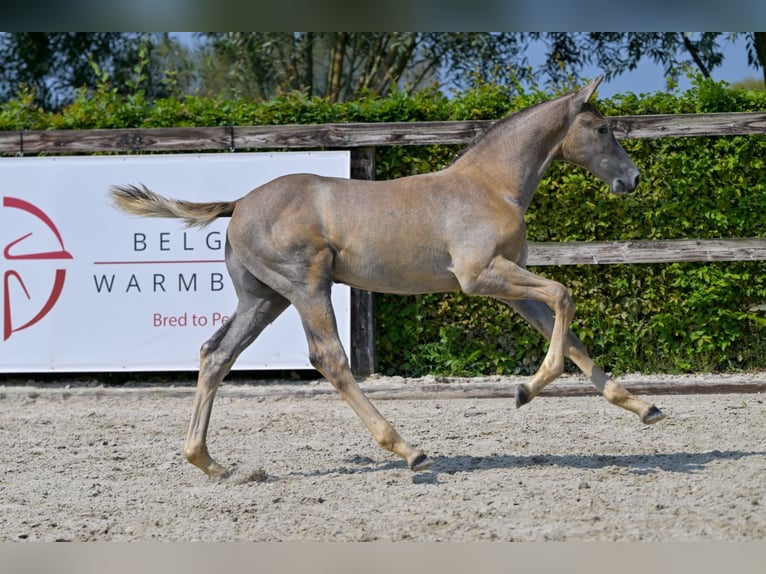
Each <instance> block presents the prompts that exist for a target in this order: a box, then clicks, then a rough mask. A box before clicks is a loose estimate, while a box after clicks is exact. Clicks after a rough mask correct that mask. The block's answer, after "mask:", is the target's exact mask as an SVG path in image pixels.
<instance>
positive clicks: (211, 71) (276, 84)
mask: <svg viewBox="0 0 766 574" xmlns="http://www.w3.org/2000/svg"><path fill="white" fill-rule="evenodd" d="M204 37H205V39H206V40H207V47H206V48H204V49H205V51H206V57H205V61H206V63H207V64H206V66H205V67H204V69H203V70H202V85H203V86H204V88H203V90H206V91H211V92H214V93H220V92H226V93H229V94H230V95H240V96H246V97H257V98H264V99H266V98H268V97H270V96H271V95H273V94H274V93H276V92H279V91H290V90H297V91H301V92H303V93H305V94H306V95H309V96H313V95H318V96H322V97H326V98H328V99H329V100H331V101H339V100H348V99H353V98H354V97H356V96H358V95H360V94H362V93H365V92H372V93H376V94H381V95H382V94H385V93H387V92H388V91H389V90H390V89H391V88H392V87H393V86H398V87H400V88H403V89H409V90H414V89H417V88H421V87H423V86H424V85H427V84H430V83H435V82H437V81H438V79H439V78H441V77H449V76H450V75H453V74H460V75H463V76H468V75H472V74H475V75H476V77H483V78H489V77H490V76H491V77H492V78H493V79H499V80H501V81H507V80H508V79H509V78H510V77H511V75H513V74H516V75H521V76H525V75H526V76H529V72H528V71H527V70H525V69H520V68H516V67H514V66H509V64H510V63H517V62H522V61H524V54H523V48H524V47H525V46H524V40H525V38H524V36H523V35H518V34H512V33H500V34H490V33H483V32H480V33H421V32H371V33H357V32H296V33H289V32H230V33H208V34H205V35H204Z"/></svg>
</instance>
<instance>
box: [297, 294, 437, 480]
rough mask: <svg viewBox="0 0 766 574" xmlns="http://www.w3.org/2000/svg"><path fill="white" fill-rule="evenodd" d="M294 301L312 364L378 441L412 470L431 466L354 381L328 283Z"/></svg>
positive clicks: (422, 454) (426, 458)
mask: <svg viewBox="0 0 766 574" xmlns="http://www.w3.org/2000/svg"><path fill="white" fill-rule="evenodd" d="M293 304H294V305H295V307H296V309H298V312H299V313H300V315H301V319H302V321H303V327H304V329H305V331H306V338H307V340H308V345H309V358H310V360H311V364H312V365H314V367H315V368H316V369H317V370H318V371H319V372H320V373H322V375H323V376H324V377H325V378H326V379H327V380H328V381H329V382H330V383H332V385H333V386H334V387H335V388H336V389H337V390H338V392H339V393H340V395H341V396H342V397H343V399H344V400H345V401H346V402H347V403H348V404H349V405H350V406H351V408H352V409H353V410H354V412H355V413H356V414H357V415H358V416H359V418H360V419H362V422H363V423H364V425H365V426H366V427H367V429H368V430H369V431H370V433H371V434H372V436H373V437H374V438H375V440H376V441H377V442H378V444H379V445H380V446H381V447H383V448H384V449H386V450H388V451H390V452H393V453H395V454H397V455H399V456H400V457H402V458H403V459H404V460H406V461H407V464H408V466H409V467H410V469H411V470H414V471H418V470H425V469H427V468H428V467H430V466H431V462H432V461H431V460H430V459H429V458H428V457H427V456H426V455H425V454H424V453H423V451H421V450H419V449H416V448H412V447H411V446H409V445H408V444H407V443H406V442H405V441H404V439H402V437H401V436H399V433H397V432H396V430H395V429H394V427H393V426H391V423H389V422H388V421H387V420H386V419H385V418H384V417H383V415H381V414H380V412H379V411H378V410H377V409H376V408H375V406H374V405H373V404H372V403H371V402H370V400H369V399H368V398H367V397H366V396H365V395H364V393H363V392H362V390H361V389H360V388H359V385H357V383H356V380H355V379H354V376H353V374H352V373H351V369H350V368H349V363H348V357H347V356H346V353H345V351H344V350H343V346H342V345H341V342H340V338H339V337H338V330H337V325H336V322H335V314H334V312H333V308H332V304H331V302H330V292H329V287H328V288H327V289H326V290H323V292H321V293H319V294H316V295H313V296H312V297H311V298H303V297H299V298H295V299H293Z"/></svg>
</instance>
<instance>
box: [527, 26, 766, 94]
mask: <svg viewBox="0 0 766 574" xmlns="http://www.w3.org/2000/svg"><path fill="white" fill-rule="evenodd" d="M530 35H531V37H532V38H533V39H535V40H537V41H542V42H544V43H546V45H547V46H548V57H547V59H546V62H545V64H544V65H543V67H542V70H541V71H542V72H543V73H544V75H546V76H547V77H548V78H549V80H550V81H552V82H554V83H555V82H559V81H561V80H562V79H564V78H565V77H566V76H567V74H573V75H574V76H575V77H576V76H577V72H578V71H579V70H580V69H581V68H582V66H583V65H585V64H595V65H597V66H599V67H600V68H602V69H603V70H604V72H605V74H606V75H607V77H613V76H617V75H619V74H621V73H623V72H626V71H628V70H633V69H635V68H636V67H637V66H638V65H639V63H640V61H641V59H642V58H648V59H649V60H651V61H652V62H654V63H656V64H661V65H662V66H663V68H664V71H665V74H666V76H668V77H671V78H677V77H678V76H679V74H680V73H681V72H682V70H683V69H684V68H686V67H688V66H691V67H693V68H695V69H697V70H698V71H699V72H700V73H701V74H702V75H703V76H704V77H707V78H710V77H712V76H713V71H714V69H715V68H716V67H718V66H720V65H721V63H722V62H723V58H724V52H723V47H724V45H723V43H725V42H727V41H733V40H734V39H736V38H737V37H740V36H744V37H745V39H746V42H747V50H748V63H749V64H750V65H751V66H753V67H755V68H758V69H760V70H761V73H762V74H764V78H765V79H766V33H764V32H738V33H731V34H727V33H724V32H702V33H689V32H575V33H571V32H562V33H531V34H530Z"/></svg>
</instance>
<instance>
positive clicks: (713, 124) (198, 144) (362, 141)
mask: <svg viewBox="0 0 766 574" xmlns="http://www.w3.org/2000/svg"><path fill="white" fill-rule="evenodd" d="M609 121H610V124H611V125H612V128H613V130H614V132H615V135H617V137H618V138H632V139H651V138H661V137H690V136H721V135H757V134H760V135H763V134H766V112H737V113H718V114H675V115H667V114H666V115H646V116H612V117H610V118H609ZM493 123H494V122H493V121H492V120H474V121H444V122H389V123H347V124H318V125H286V126H219V127H205V128H122V129H95V130H52V131H47V130H36V131H5V132H0V154H6V155H19V154H24V155H26V154H40V153H45V154H60V153H77V154H82V153H99V152H172V151H175V152H191V151H226V150H229V151H235V150H245V149H281V148H296V149H305V148H359V147H369V146H372V147H376V146H391V145H408V146H409V145H432V144H467V143H470V142H471V141H472V140H473V139H474V138H475V137H477V136H478V135H480V134H481V133H482V132H483V131H485V130H486V129H487V128H489V127H490V126H491V125H492V124H493Z"/></svg>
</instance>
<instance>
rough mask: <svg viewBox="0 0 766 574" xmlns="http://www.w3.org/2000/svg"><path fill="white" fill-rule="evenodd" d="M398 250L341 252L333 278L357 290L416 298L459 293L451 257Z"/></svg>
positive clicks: (336, 259) (334, 266) (334, 265)
mask: <svg viewBox="0 0 766 574" xmlns="http://www.w3.org/2000/svg"><path fill="white" fill-rule="evenodd" d="M413 251H415V252H414V253H408V254H406V255H405V254H403V253H397V252H396V251H395V250H389V251H387V252H386V251H385V250H383V251H380V250H377V249H376V250H375V251H374V252H372V253H371V252H367V253H353V254H352V253H343V252H339V253H338V254H337V256H336V258H335V261H334V263H333V278H334V279H335V281H336V282H338V283H344V284H346V285H350V286H351V287H356V288H357V289H364V290H366V291H375V292H378V293H396V294H399V295H417V294H421V293H437V292H448V291H457V290H459V289H460V285H459V283H458V282H457V279H455V276H454V275H453V274H452V273H451V272H450V271H449V258H448V257H444V256H441V257H439V256H427V255H425V256H424V254H418V253H417V250H416V249H415V250H413Z"/></svg>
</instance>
